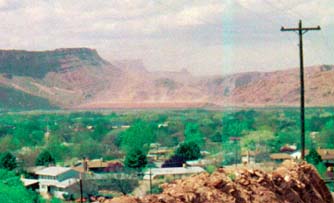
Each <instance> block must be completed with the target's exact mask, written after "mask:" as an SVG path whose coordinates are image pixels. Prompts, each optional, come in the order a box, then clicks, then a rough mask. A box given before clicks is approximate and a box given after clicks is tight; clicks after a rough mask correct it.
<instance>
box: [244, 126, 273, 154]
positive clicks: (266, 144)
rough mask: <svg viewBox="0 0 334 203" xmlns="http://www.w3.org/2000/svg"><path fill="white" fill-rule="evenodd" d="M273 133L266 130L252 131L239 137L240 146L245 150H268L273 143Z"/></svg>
mask: <svg viewBox="0 0 334 203" xmlns="http://www.w3.org/2000/svg"><path fill="white" fill-rule="evenodd" d="M274 140H275V136H274V133H273V132H271V131H267V130H261V131H252V132H250V133H249V134H247V135H246V136H244V137H243V138H242V139H241V141H240V142H241V146H242V147H243V148H245V149H247V150H260V151H268V149H270V148H271V146H272V145H273V144H274Z"/></svg>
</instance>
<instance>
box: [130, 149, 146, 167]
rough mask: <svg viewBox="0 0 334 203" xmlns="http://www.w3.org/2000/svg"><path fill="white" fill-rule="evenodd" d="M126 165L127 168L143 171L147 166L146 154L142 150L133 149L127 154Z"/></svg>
mask: <svg viewBox="0 0 334 203" xmlns="http://www.w3.org/2000/svg"><path fill="white" fill-rule="evenodd" d="M124 164H125V166H126V167H129V168H134V169H141V168H143V167H145V166H146V164H147V158H146V154H145V153H144V152H143V150H141V149H138V148H136V149H132V150H131V151H129V152H128V153H127V154H126V157H125V161H124Z"/></svg>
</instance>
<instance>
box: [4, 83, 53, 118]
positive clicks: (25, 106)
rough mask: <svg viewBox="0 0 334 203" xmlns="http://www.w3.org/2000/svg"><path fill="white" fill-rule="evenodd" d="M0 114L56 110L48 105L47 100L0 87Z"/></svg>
mask: <svg viewBox="0 0 334 203" xmlns="http://www.w3.org/2000/svg"><path fill="white" fill-rule="evenodd" d="M0 98H1V102H0V112H1V111H5V110H8V109H11V110H30V109H57V108H58V107H56V106H55V105H52V104H50V102H49V101H48V100H47V99H44V98H41V97H37V96H32V95H30V94H27V93H24V92H23V91H19V90H16V89H14V88H8V87H4V86H2V85H0Z"/></svg>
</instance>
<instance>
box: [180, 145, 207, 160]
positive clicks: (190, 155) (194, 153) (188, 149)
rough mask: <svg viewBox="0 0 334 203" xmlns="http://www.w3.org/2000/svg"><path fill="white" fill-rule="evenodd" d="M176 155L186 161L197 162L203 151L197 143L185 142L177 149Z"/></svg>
mask: <svg viewBox="0 0 334 203" xmlns="http://www.w3.org/2000/svg"><path fill="white" fill-rule="evenodd" d="M175 155H176V156H178V157H182V158H184V159H185V160H186V161H188V160H196V159H199V158H200V157H201V150H200V148H199V146H198V145H197V144H196V143H195V142H185V143H182V144H181V145H180V146H179V147H178V148H177V149H176V152H175Z"/></svg>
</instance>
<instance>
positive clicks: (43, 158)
mask: <svg viewBox="0 0 334 203" xmlns="http://www.w3.org/2000/svg"><path fill="white" fill-rule="evenodd" d="M55 163H56V160H55V159H54V158H53V156H52V155H51V154H50V152H49V151H42V152H41V153H40V154H39V155H38V156H37V158H36V161H35V165H36V166H49V165H55Z"/></svg>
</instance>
